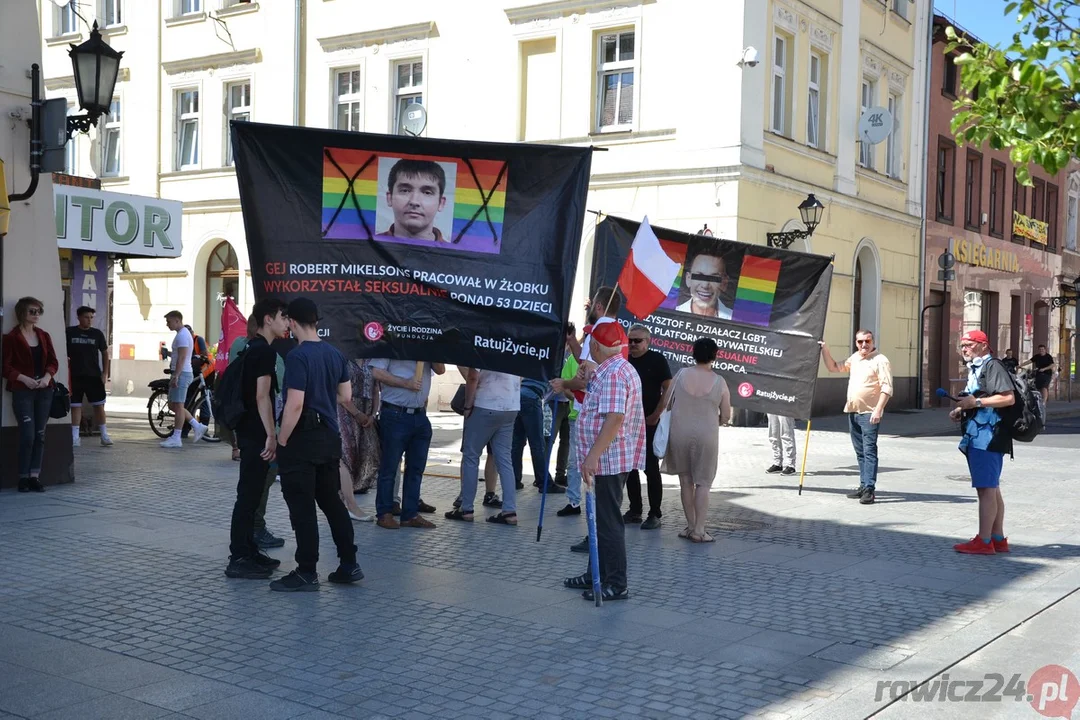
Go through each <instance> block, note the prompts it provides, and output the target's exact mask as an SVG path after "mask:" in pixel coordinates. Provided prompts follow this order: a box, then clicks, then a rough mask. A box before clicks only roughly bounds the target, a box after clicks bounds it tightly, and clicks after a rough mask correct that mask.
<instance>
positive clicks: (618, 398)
mask: <svg viewBox="0 0 1080 720" xmlns="http://www.w3.org/2000/svg"><path fill="white" fill-rule="evenodd" d="M590 341H591V342H590V345H591V348H590V350H591V356H592V358H593V360H594V361H595V362H598V363H599V365H598V366H597V368H596V371H595V372H594V373H593V376H592V378H591V380H590V381H589V392H588V393H587V394H586V396H585V401H584V403H583V404H582V408H581V413H580V414H579V416H578V420H577V427H576V428H575V429H576V431H577V448H578V449H579V451H581V452H582V453H583V454H584V458H583V459H582V461H581V477H582V480H583V481H584V483H585V487H586V491H587V492H595V494H596V543H597V555H598V558H597V566H598V568H599V575H600V597H601V599H603V600H604V601H612V600H626V599H627V598H629V597H630V595H629V592H628V591H627V581H626V538H625V526H624V525H623V520H622V496H623V486H624V485H625V484H626V476H627V475H628V474H629V472H630V471H631V470H635V469H643V468H644V467H645V414H644V411H643V410H642V403H641V381H640V379H639V378H638V374H637V372H636V371H635V370H634V368H633V366H632V365H630V363H629V362H627V361H626V360H625V359H624V358H623V356H622V352H623V348H624V347H626V346H627V345H628V342H627V337H626V333H625V332H624V331H623V329H622V326H620V325H619V324H618V323H603V324H601V325H598V326H596V327H594V328H593V330H592V334H591V336H590ZM593 568H594V566H593V565H592V560H591V558H590V566H589V569H588V570H586V572H585V573H583V574H581V575H577V576H574V577H569V578H566V579H565V580H564V581H563V585H564V586H565V587H568V588H573V589H580V590H584V592H583V593H582V597H583V598H585V599H586V600H590V601H595V600H596V596H595V594H594V591H593V590H592V587H593V575H592V570H593Z"/></svg>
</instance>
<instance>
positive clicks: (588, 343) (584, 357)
mask: <svg viewBox="0 0 1080 720" xmlns="http://www.w3.org/2000/svg"><path fill="white" fill-rule="evenodd" d="M609 322H615V318H612V317H608V316H607V315H605V316H603V317H602V318H600V319H599V320H597V321H596V322H594V323H593V330H595V329H596V328H598V327H600V326H601V325H605V324H607V323H609ZM590 348H592V333H589V334H588V335H586V336H585V342H583V343H581V357H580V358H578V359H579V360H581V361H582V362H585V361H588V362H591V363H593V364H595V365H598V364H599V363H597V362H596V361H595V360H593V359H592V355H591V354H590V353H589V349H590Z"/></svg>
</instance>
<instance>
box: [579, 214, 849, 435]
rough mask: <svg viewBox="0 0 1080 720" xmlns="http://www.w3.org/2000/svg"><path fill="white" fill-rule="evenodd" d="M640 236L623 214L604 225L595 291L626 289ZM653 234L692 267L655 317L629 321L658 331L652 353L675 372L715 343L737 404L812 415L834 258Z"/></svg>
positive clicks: (623, 316) (660, 231)
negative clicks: (704, 341)
mask: <svg viewBox="0 0 1080 720" xmlns="http://www.w3.org/2000/svg"><path fill="white" fill-rule="evenodd" d="M637 229H638V223H636V222H634V221H631V220H625V219H623V218H618V217H613V216H608V217H607V218H605V219H604V220H603V222H601V223H600V224H599V225H598V226H597V229H596V251H595V254H594V256H593V271H592V291H593V292H595V290H596V288H598V287H600V286H601V285H607V286H613V285H615V284H616V282H617V281H618V279H619V273H620V271H621V270H622V268H623V264H624V263H625V261H626V259H627V256H628V255H629V254H630V246H631V244H632V243H633V241H634V235H635V234H636V233H637ZM652 229H653V231H654V232H655V233H656V236H657V238H658V239H659V240H660V245H661V247H663V248H664V251H665V252H666V253H667V254H668V255H669V256H670V257H671V258H672V259H673V260H675V261H677V262H679V263H680V264H682V268H681V269H680V272H679V275H678V277H677V278H676V280H675V282H674V284H673V285H672V287H671V289H670V290H669V291H668V294H667V298H666V299H665V300H664V302H663V303H662V304H661V305H660V308H658V309H657V310H656V311H655V312H653V314H652V315H650V316H649V317H647V318H645V319H644V320H639V319H638V318H635V317H634V316H633V315H630V314H629V313H627V312H626V311H625V310H624V311H622V312H621V313H620V315H619V320H620V321H621V322H622V323H623V324H624V325H626V326H629V325H631V324H633V323H636V322H640V323H642V324H643V325H645V326H646V327H648V328H649V331H650V333H651V336H652V342H651V347H652V348H653V349H654V350H658V351H660V352H662V353H663V354H664V356H665V357H666V358H667V360H668V363H669V364H670V365H671V367H672V370H673V371H674V370H676V369H678V368H680V367H684V366H686V365H691V364H693V362H694V361H693V358H692V357H691V350H692V349H693V344H694V341H695V340H697V339H698V338H700V337H711V338H712V339H713V340H715V341H716V343H717V345H719V346H720V352H719V354H718V355H717V359H716V363H715V364H714V366H713V367H714V368H715V369H716V371H717V372H718V373H720V374H721V375H723V376H724V378H725V379H726V380H727V382H728V386H729V388H730V389H731V402H732V404H733V405H735V406H738V407H744V408H748V409H750V410H756V411H758V412H768V413H775V414H778V415H786V416H789V417H797V418H805V417H809V416H810V406H811V403H812V401H813V398H814V385H815V383H816V381H817V373H818V358H819V357H820V354H819V353H820V350H819V349H818V340H819V339H821V336H822V333H823V332H824V330H825V313H826V309H827V307H828V303H829V286H830V283H831V281H832V262H831V260H830V259H829V258H827V257H822V256H820V255H810V254H807V253H800V252H794V251H791V250H780V249H777V248H769V247H764V246H761V245H748V244H746V243H740V242H734V241H731V240H720V239H718V238H714V237H709V236H705V235H692V234H689V233H683V232H678V231H676V230H667V229H665V228H661V227H656V226H655V225H654V226H652Z"/></svg>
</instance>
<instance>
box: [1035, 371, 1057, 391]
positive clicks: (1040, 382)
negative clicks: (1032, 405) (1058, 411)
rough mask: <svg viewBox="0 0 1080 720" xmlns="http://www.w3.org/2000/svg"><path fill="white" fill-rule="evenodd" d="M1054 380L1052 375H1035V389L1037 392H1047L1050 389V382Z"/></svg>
mask: <svg viewBox="0 0 1080 720" xmlns="http://www.w3.org/2000/svg"><path fill="white" fill-rule="evenodd" d="M1052 378H1053V375H1051V374H1050V373H1036V374H1035V389H1036V390H1045V389H1046V388H1048V387H1050V380H1051V379H1052Z"/></svg>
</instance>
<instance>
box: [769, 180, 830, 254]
mask: <svg viewBox="0 0 1080 720" xmlns="http://www.w3.org/2000/svg"><path fill="white" fill-rule="evenodd" d="M824 212H825V206H824V205H822V204H821V201H820V200H818V199H817V198H816V197H814V194H813V193H810V194H809V195H807V196H806V199H805V200H803V201H802V204H801V205H799V216H800V217H801V218H802V222H803V225H805V226H806V229H805V230H788V231H787V232H775V233H765V238H766V241H767V243H768V246H769V247H775V248H789V247H791V244H792V243H793V242H795V241H796V240H805V239H806V238H808V237H810V236H811V235H813V234H814V230H816V229H817V226H818V224H819V223H820V222H821V216H822V214H823V213H824Z"/></svg>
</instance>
